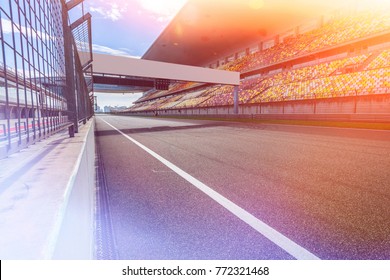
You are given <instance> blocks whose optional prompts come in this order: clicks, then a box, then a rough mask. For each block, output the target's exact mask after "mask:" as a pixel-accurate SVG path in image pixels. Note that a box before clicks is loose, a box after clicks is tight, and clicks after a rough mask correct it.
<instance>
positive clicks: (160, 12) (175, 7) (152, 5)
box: [138, 0, 186, 21]
mask: <svg viewBox="0 0 390 280" xmlns="http://www.w3.org/2000/svg"><path fill="white" fill-rule="evenodd" d="M138 1H139V4H140V5H141V6H142V7H143V8H144V9H145V10H147V11H148V12H150V13H152V14H153V15H155V16H157V17H158V18H159V19H160V20H167V21H169V20H170V19H172V18H173V17H174V16H175V15H176V14H177V12H178V11H179V10H180V9H181V8H182V7H183V6H184V4H185V2H186V0H164V1H156V0H138Z"/></svg>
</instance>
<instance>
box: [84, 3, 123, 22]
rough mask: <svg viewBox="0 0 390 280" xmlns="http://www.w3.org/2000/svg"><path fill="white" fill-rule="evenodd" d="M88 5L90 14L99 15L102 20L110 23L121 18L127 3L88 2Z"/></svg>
mask: <svg viewBox="0 0 390 280" xmlns="http://www.w3.org/2000/svg"><path fill="white" fill-rule="evenodd" d="M88 4H89V10H90V11H91V12H93V13H97V14H100V15H101V16H103V18H105V19H110V20H112V21H118V20H120V19H121V18H123V17H124V16H125V13H126V12H127V9H128V6H129V3H128V1H124V0H112V1H110V2H108V1H102V0H95V1H89V2H88Z"/></svg>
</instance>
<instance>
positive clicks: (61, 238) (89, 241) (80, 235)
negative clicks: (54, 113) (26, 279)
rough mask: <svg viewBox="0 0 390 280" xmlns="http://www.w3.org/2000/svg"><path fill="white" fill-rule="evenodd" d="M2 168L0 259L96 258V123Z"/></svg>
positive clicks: (38, 146)
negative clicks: (73, 135) (71, 136)
mask: <svg viewBox="0 0 390 280" xmlns="http://www.w3.org/2000/svg"><path fill="white" fill-rule="evenodd" d="M0 166H1V168H0V259H26V260H29V259H38V260H39V259H76V260H79V259H93V258H94V252H95V248H94V228H95V224H94V220H95V218H94V216H95V189H96V187H95V139H94V119H91V120H89V121H88V122H87V123H86V124H85V125H82V126H80V127H79V133H77V134H75V137H74V138H69V136H68V133H67V132H64V133H58V134H55V135H53V136H52V137H50V138H48V139H44V140H42V141H38V142H36V143H35V144H34V145H31V146H30V147H29V148H27V149H23V150H21V151H20V152H19V153H15V154H12V156H9V157H7V158H4V159H0Z"/></svg>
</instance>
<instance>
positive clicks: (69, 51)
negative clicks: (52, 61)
mask: <svg viewBox="0 0 390 280" xmlns="http://www.w3.org/2000/svg"><path fill="white" fill-rule="evenodd" d="M61 2H62V28H63V36H64V54H65V74H66V86H65V96H66V103H67V106H68V110H67V111H68V117H69V121H71V122H72V123H73V125H74V132H75V133H78V117H77V103H76V79H75V75H74V67H75V65H74V59H73V58H74V53H73V44H72V36H73V35H72V31H71V29H70V27H69V24H68V9H67V6H66V3H65V1H61Z"/></svg>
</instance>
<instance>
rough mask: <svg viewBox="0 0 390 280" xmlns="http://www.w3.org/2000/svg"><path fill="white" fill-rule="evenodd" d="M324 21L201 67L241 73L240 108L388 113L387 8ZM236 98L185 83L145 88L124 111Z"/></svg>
mask: <svg viewBox="0 0 390 280" xmlns="http://www.w3.org/2000/svg"><path fill="white" fill-rule="evenodd" d="M322 19H323V18H322ZM320 22H321V24H320V25H318V26H316V27H315V28H311V29H309V30H307V31H305V32H298V31H297V30H304V28H302V27H301V28H298V26H297V28H295V29H293V30H294V32H290V33H288V34H287V35H284V38H283V39H281V38H282V35H281V34H286V33H283V32H284V30H280V32H281V33H280V34H273V35H274V37H273V38H274V40H271V43H269V42H259V43H258V44H257V49H253V48H250V46H247V47H246V48H245V50H246V51H244V55H237V54H239V53H242V52H240V50H237V51H236V52H235V54H232V55H228V56H224V57H221V58H219V59H218V61H217V63H211V64H209V65H203V66H205V67H213V68H217V69H220V70H228V71H238V72H240V74H241V85H240V87H239V104H240V113H241V114H258V113H262V114H264V113H301V114H302V113H303V114H312V113H319V112H322V113H334V114H350V113H373V112H375V113H378V114H381V113H389V112H390V105H389V104H390V62H389V61H390V59H389V56H390V15H389V13H387V12H386V10H382V11H364V10H363V11H354V12H351V11H349V12H348V13H347V14H345V13H340V12H338V13H334V14H332V15H331V16H328V17H327V20H322V21H320ZM252 45H253V44H252ZM232 58H233V59H232ZM221 61H222V63H220V62H221ZM378 100H379V101H378ZM233 104H234V101H233V87H232V86H227V85H210V84H199V83H193V82H188V83H183V82H180V83H172V84H171V86H170V88H169V90H166V91H157V90H150V91H148V92H146V93H145V94H144V95H143V97H142V98H140V99H139V100H138V101H137V102H136V103H135V105H134V106H133V107H131V108H130V109H128V110H126V112H122V114H123V113H124V114H147V115H148V114H170V115H181V114H216V113H217V112H218V114H230V113H232V112H233V110H232V108H233ZM287 104H288V106H285V105H287ZM335 104H336V105H335ZM337 104H338V105H337ZM282 107H283V109H281V108H282ZM262 108H263V110H262ZM265 108H267V109H266V110H264V109H265ZM286 108H290V109H291V108H292V109H291V110H290V111H288V110H287V111H286ZM320 108H322V111H321V109H320Z"/></svg>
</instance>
